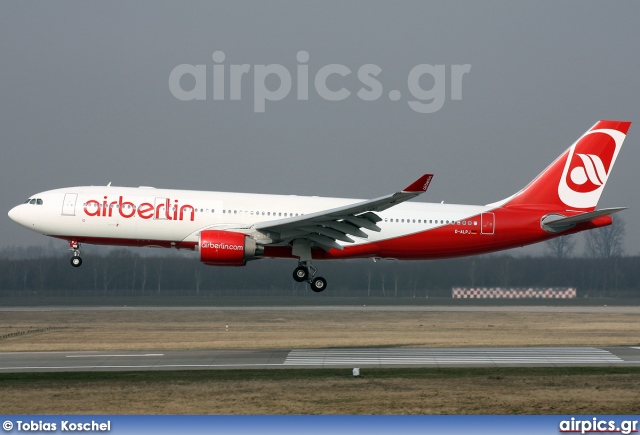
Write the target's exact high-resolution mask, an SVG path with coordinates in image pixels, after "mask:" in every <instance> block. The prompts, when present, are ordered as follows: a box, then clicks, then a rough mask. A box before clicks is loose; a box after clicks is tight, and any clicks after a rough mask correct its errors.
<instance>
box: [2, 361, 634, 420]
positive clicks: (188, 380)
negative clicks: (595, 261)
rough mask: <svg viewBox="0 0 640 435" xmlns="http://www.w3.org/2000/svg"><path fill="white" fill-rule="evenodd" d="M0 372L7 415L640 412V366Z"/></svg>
mask: <svg viewBox="0 0 640 435" xmlns="http://www.w3.org/2000/svg"><path fill="white" fill-rule="evenodd" d="M362 375H363V376H362V377H360V378H354V377H352V376H351V374H350V371H349V370H237V371H182V372H137V373H126V372H125V373H123V372H116V373H114V372H103V373H53V374H52V373H40V374H4V375H0V395H2V398H3V400H2V401H0V414H32V413H33V414H76V413H77V414H639V413H640V369H639V368H580V369H575V368H528V369H520V368H514V369H367V370H363V371H362Z"/></svg>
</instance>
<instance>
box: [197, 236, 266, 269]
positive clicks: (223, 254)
mask: <svg viewBox="0 0 640 435" xmlns="http://www.w3.org/2000/svg"><path fill="white" fill-rule="evenodd" d="M198 249H199V251H200V261H202V262H203V263H205V264H208V265H210V266H244V265H245V264H247V261H248V260H254V259H256V257H257V255H258V253H259V251H261V249H260V248H259V247H258V246H257V245H256V241H255V240H254V239H253V238H251V237H249V236H247V235H246V234H242V233H234V232H231V231H219V230H204V231H201V232H200V240H199V242H198Z"/></svg>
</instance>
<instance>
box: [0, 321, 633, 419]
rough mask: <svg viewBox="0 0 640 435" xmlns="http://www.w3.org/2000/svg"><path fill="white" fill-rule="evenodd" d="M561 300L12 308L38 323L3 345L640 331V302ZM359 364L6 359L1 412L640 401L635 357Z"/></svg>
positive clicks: (586, 338)
mask: <svg viewBox="0 0 640 435" xmlns="http://www.w3.org/2000/svg"><path fill="white" fill-rule="evenodd" d="M565 310H566V309H565ZM562 311H563V310H562V309H559V308H552V309H548V308H547V309H541V310H540V311H539V312H538V311H536V310H533V311H532V310H527V311H518V310H515V309H514V310H513V311H491V310H486V311H481V312H475V311H393V312H389V311H371V312H369V311H364V310H358V311H356V310H349V309H343V310H332V311H324V310H323V311H314V310H309V309H307V310H305V309H300V310H278V309H275V310H256V311H239V310H224V309H220V310H188V311H172V310H154V309H149V310H139V309H138V310H135V311H133V310H132V311H127V310H108V309H105V310H93V311H91V310H88V311H83V310H69V311H60V310H51V311H48V309H43V310H34V311H4V312H0V336H3V335H6V334H7V333H10V332H16V331H35V332H30V333H26V334H24V335H19V336H16V337H11V338H5V339H2V340H0V352H7V351H67V350H118V349H119V350H172V349H242V348H248V349H250V348H283V349H289V348H317V347H339V346H381V347H384V346H394V347H403V346H404V347H445V346H446V347H455V346H546V345H548V346H570V345H589V346H592V345H599V346H607V345H608V346H614V345H623V346H624V345H635V344H637V343H638V340H639V339H640V316H638V314H637V313H635V312H624V310H620V311H618V312H611V313H607V312H606V310H605V312H562ZM566 311H570V310H566ZM632 311H633V310H632ZM225 325H229V330H228V331H226V328H225ZM47 327H61V328H64V329H51V330H45V328H47ZM362 374H363V376H362V377H360V378H354V377H352V376H351V373H350V370H264V371H258V370H238V371H187V372H131V373H126V372H104V373H100V372H92V373H23V374H6V373H5V374H0V395H1V396H0V397H2V398H3V399H2V401H0V413H3V414H11V413H17V414H31V413H42V414H64V413H69V414H74V413H89V414H109V413H115V414H638V413H640V369H639V368H513V369H511V368H504V369H481V368H478V369H367V370H363V371H362Z"/></svg>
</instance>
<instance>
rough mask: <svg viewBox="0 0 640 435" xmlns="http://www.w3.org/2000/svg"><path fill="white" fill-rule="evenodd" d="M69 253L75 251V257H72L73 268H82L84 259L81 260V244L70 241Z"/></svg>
mask: <svg viewBox="0 0 640 435" xmlns="http://www.w3.org/2000/svg"><path fill="white" fill-rule="evenodd" d="M69 251H73V256H72V257H71V265H72V266H73V267H80V266H82V258H80V243H78V242H77V241H75V240H70V241H69Z"/></svg>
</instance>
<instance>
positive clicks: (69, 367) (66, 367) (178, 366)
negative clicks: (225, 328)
mask: <svg viewBox="0 0 640 435" xmlns="http://www.w3.org/2000/svg"><path fill="white" fill-rule="evenodd" d="M266 366H280V367H281V366H282V364H260V363H257V364H156V365H151V366H148V365H139V366H138V365H133V366H125V365H120V366H103V365H100V366H56V367H54V366H36V367H0V370H34V369H39V370H46V369H50V370H62V369H96V368H101V369H102V368H107V369H153V368H189V367H191V368H196V367H201V368H205V367H266Z"/></svg>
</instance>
